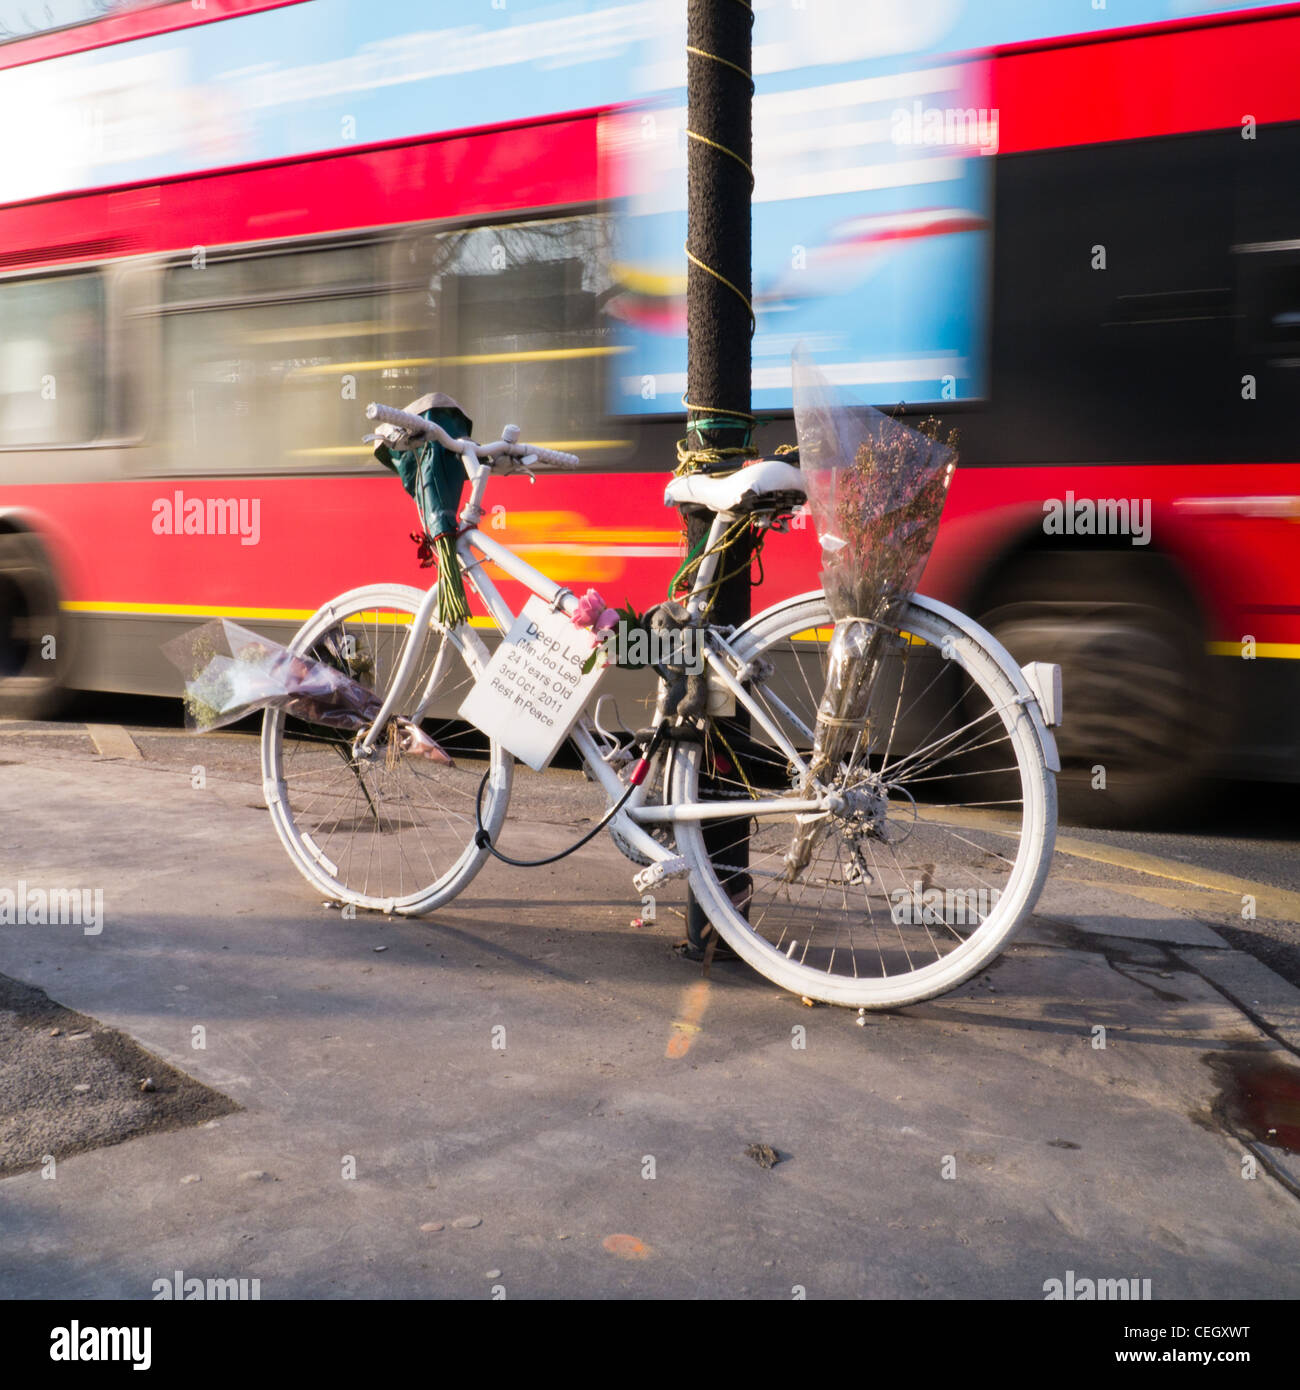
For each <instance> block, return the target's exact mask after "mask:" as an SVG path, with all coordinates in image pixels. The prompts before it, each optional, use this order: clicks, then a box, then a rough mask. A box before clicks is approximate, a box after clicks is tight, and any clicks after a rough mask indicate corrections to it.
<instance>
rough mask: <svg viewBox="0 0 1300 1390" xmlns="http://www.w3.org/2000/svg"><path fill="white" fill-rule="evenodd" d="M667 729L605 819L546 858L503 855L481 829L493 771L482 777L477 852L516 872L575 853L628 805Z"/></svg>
mask: <svg viewBox="0 0 1300 1390" xmlns="http://www.w3.org/2000/svg"><path fill="white" fill-rule="evenodd" d="M667 730H668V721H667V720H666V719H665V720H663V721H661V722H660V724H659V725H658V727H657V728H656V729H655V731H654V733H653V734H651V736H650V742H649V743H648V744H646V749H645V752H644V753H643V754H642V755H641V760H640V762H638V763H637V765H636V767H634V768H633V769H632V776H631V777H630V778H629V779H628V787H627V791H625V792H624V793H623V795H622V796H620V797H619V799H618V800H617V801H616V802H615V803H614V804H613V805H612V806H611V807H610V808H609V810H608V811H606V812H605V814H604V816H602V817H601V819H600V820H599V821H598V822H597V823H596V824H595V825H593V826H592V828H591V829H590V830H589V831H587V833H586V834H585V835H584V836H583V837H582V839H580V840H578V841H577V842H576V843H574V844H572V845H570V846H569V847H568V849H562V850H561V851H560V852H559V853H558V854H548V855H547V856H546V858H545V859H512V858H511V857H510V855H508V854H502V852H501V851H500V850H499V849H497V847H496V846H495V845H494V844H493V843H492V837H491V835H489V834H488V832H487V830H486V829H485V828H484V826H483V792H484V790H485V789H486V788H487V784H488V780H489V779H490V778H491V776H492V769H491V768H490V767H489V768H488V770H487V771H486V772H485V773H484V774H483V780H482V781H481V782H480V783H479V784H478V794H477V796H475V798H474V824H475V826H476V830H475V834H474V844H475V846H476V847H477V848H479V849H485V850H487V852H488V853H489V854H490V855H492V857H493V858H494V859H499V860H500V861H501V862H502V863H503V864H510V865H512V866H513V867H514V868H516V869H537V868H540V867H541V866H542V865H543V864H554V863H555V861H556V860H557V859H567V858H568V857H569V855H571V854H573V853H574V852H575V851H576V850H580V849H581V848H582V847H583V845H585V844H586V843H587V842H588V841H589V840H591V839H594V838H595V836H597V835H599V834H600V832H601V831H602V830H604V829H605V827H606V826H607V825H608V824H609V823H610V821H612V820H613V819H614V817H615V816H616V815H618V813H619V812H620V811H621V810H622V809H623V807H624V806H625V805H626V804H627V800H628V798H629V797H630V796H631V795H632V793H633V792H634V791H636V789H637V788H638V787H639V786H640V785H641V783H642V782H644V781H645V779H646V777H647V775H648V774H649V772H650V764H651V761H652V760H653V759H654V756H655V754H656V753H658V751H659V745H660V744H661V743H662V742H663V741H664V735H665V733H666V732H667Z"/></svg>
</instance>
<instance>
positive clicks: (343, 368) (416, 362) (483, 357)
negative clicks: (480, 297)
mask: <svg viewBox="0 0 1300 1390" xmlns="http://www.w3.org/2000/svg"><path fill="white" fill-rule="evenodd" d="M631 351H632V349H631V348H630V347H584V348H533V349H531V350H530V351H528V352H478V353H472V354H467V355H463V356H457V357H388V358H385V357H378V358H374V359H372V360H371V361H368V362H323V363H321V364H320V365H319V366H316V367H297V368H295V369H294V370H293V371H292V372H290V373H289V375H290V376H329V375H331V374H333V373H334V372H381V371H384V370H385V369H386V368H389V367H485V366H491V365H493V364H494V363H509V362H569V361H573V360H574V359H576V358H579V357H612V356H614V355H615V354H617V353H622V352H631Z"/></svg>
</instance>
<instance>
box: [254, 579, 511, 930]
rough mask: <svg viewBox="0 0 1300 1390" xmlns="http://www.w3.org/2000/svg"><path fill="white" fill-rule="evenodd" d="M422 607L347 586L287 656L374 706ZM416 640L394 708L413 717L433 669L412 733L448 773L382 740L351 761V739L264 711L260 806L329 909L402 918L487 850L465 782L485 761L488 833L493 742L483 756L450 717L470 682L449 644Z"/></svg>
mask: <svg viewBox="0 0 1300 1390" xmlns="http://www.w3.org/2000/svg"><path fill="white" fill-rule="evenodd" d="M423 597H424V596H423V594H421V592H420V591H419V590H418V589H413V588H409V587H407V586H405V585H397V584H380V585H371V586H368V587H366V588H361V589H354V590H352V591H351V592H350V593H346V594H342V595H340V596H339V597H338V598H337V599H334V600H333V601H332V602H330V603H327V604H326V605H325V606H324V607H323V608H321V609H320V611H319V612H317V613H316V614H315V615H314V616H313V617H311V618H309V619H308V620H307V622H306V623H305V624H304V625H303V627H302V629H301V630H300V631H299V632H298V634H297V636H295V637H294V639H293V641H292V642H291V643H290V644H289V645H290V648H291V650H293V651H294V652H299V653H305V654H307V655H309V656H313V657H315V658H316V659H317V660H320V661H325V662H327V663H329V664H331V665H333V666H335V667H338V668H339V669H342V670H344V671H346V673H347V674H348V675H350V676H351V677H352V678H353V679H354V680H358V681H360V683H361V684H362V685H364V686H366V687H367V688H368V689H370V690H374V691H375V692H376V693H377V694H378V695H380V696H382V695H383V693H384V692H385V691H386V690H387V688H388V684H389V681H390V680H391V679H392V676H393V673H394V671H395V669H396V666H397V662H398V660H399V658H400V656H401V653H402V646H403V643H404V642H405V640H406V636H407V634H408V632H409V631H410V630H411V621H412V618H413V617H414V615H415V613H416V612H417V610H418V609H419V607H420V602H421V600H422V598H423ZM421 642H422V647H421V651H420V655H419V660H418V662H417V665H416V668H415V671H416V674H415V676H414V677H413V678H412V681H411V684H410V686H409V687H408V692H409V693H408V699H409V701H410V704H411V706H412V707H413V706H414V704H415V702H416V701H417V700H418V699H419V698H420V695H421V693H422V692H423V691H424V688H425V685H426V683H427V681H428V679H429V677H430V674H431V673H432V672H433V671H434V668H435V665H436V664H438V663H441V668H440V673H439V680H438V683H437V686H436V693H435V695H434V697H433V699H432V700H431V702H430V705H429V709H430V711H431V714H430V716H429V717H426V718H424V719H423V720H422V721H421V727H422V728H423V729H424V731H425V732H426V733H427V734H429V735H430V737H432V738H433V739H434V740H436V742H437V743H439V744H440V745H441V746H442V748H443V749H444V750H445V751H446V752H447V753H449V754H450V755H451V756H452V758H454V759H455V760H456V766H455V767H446V766H444V765H441V764H438V763H432V762H429V761H427V760H426V759H424V758H420V757H417V756H413V755H411V754H407V753H403V752H402V751H401V750H400V749H399V748H398V747H397V746H396V742H395V740H386V741H382V742H381V743H380V744H379V745H378V746H377V747H376V749H375V751H374V753H373V754H372V755H371V756H369V757H362V756H360V755H359V754H358V752H357V750H356V749H355V747H354V743H355V739H354V735H353V734H352V733H351V732H349V731H343V730H336V729H329V728H324V727H322V726H319V725H310V724H304V723H302V722H301V721H299V720H296V719H294V718H292V717H290V716H286V715H285V714H284V713H283V712H282V711H281V710H278V709H268V710H267V711H266V714H265V717H264V719H263V722H262V778H263V785H264V788H265V791H266V797H267V805H268V807H269V808H270V811H271V820H272V823H273V824H274V826H275V829H276V833H277V834H278V835H279V837H280V840H281V843H282V844H283V845H284V847H285V849H286V850H287V851H288V852H289V857H290V858H291V859H292V860H293V862H294V864H295V865H296V866H297V868H298V870H299V871H300V872H301V873H302V875H303V877H304V878H306V879H307V880H308V882H310V883H311V884H312V885H313V886H315V887H316V888H318V889H320V890H321V891H322V892H324V893H326V894H328V895H329V896H330V897H331V898H333V899H335V900H337V901H340V902H345V903H352V904H353V905H354V906H356V907H363V908H370V909H373V910H377V911H383V912H399V913H403V914H407V915H418V914H420V913H424V912H430V911H432V910H433V909H434V908H436V907H438V906H439V905H440V904H442V903H444V902H447V901H448V900H449V899H451V898H453V897H455V895H456V894H457V893H459V892H460V891H461V890H462V889H463V888H464V887H465V886H466V884H467V883H469V881H470V880H471V879H472V878H473V877H474V875H475V874H476V873H477V872H478V870H479V869H480V868H481V867H482V865H483V863H484V861H485V859H486V858H487V853H488V852H487V850H486V849H479V848H478V847H477V846H476V845H475V844H474V835H475V829H476V823H475V815H474V803H475V796H476V794H477V792H478V786H479V782H480V780H481V779H482V776H483V773H484V771H485V769H486V767H487V766H489V765H490V769H491V777H490V778H489V782H488V786H487V788H486V790H485V792H484V805H483V824H484V827H485V828H486V829H487V830H488V832H489V833H490V834H491V835H493V836H494V837H495V835H496V834H497V832H498V831H499V830H500V829H501V825H502V823H503V822H504V820H505V816H506V809H507V806H508V803H509V800H510V784H511V776H512V772H513V768H514V759H513V758H512V757H511V756H510V755H509V754H508V753H506V752H505V751H504V750H503V749H502V748H501V747H500V746H499V745H498V744H496V743H492V744H491V745H490V746H489V747H488V748H486V749H485V748H484V747H483V744H484V739H483V736H482V735H481V734H479V733H478V732H477V730H474V729H472V728H470V727H469V726H467V725H465V724H464V723H461V722H459V721H456V720H455V718H454V716H455V711H456V710H457V709H458V708H459V706H460V703H461V701H462V700H463V699H464V697H465V694H466V692H467V691H468V690H469V688H470V686H471V685H472V684H473V680H474V673H473V670H472V668H471V666H470V664H469V662H468V660H467V658H466V655H465V652H464V649H463V645H462V639H461V637H460V635H459V634H458V633H454V632H453V633H444V632H442V631H441V630H439V629H437V628H434V627H430V628H429V630H428V631H427V632H426V633H424V634H423V636H422V638H421ZM485 753H486V756H487V758H488V763H487V764H485V762H484V754H485Z"/></svg>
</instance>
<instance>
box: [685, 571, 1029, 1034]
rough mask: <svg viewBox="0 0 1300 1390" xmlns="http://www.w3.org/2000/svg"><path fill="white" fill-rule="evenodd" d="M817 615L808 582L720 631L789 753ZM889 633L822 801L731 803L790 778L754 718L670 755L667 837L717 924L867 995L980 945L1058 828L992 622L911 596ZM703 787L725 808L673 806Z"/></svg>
mask: <svg viewBox="0 0 1300 1390" xmlns="http://www.w3.org/2000/svg"><path fill="white" fill-rule="evenodd" d="M956 616H960V615H956ZM832 626H833V620H832V618H831V616H830V613H829V611H828V609H827V608H826V604H825V600H824V598H823V597H822V595H820V594H816V595H807V596H805V597H803V598H800V599H792V600H791V601H789V602H788V603H785V604H781V605H778V606H777V607H775V608H773V609H771V610H769V611H768V612H767V613H764V614H761V615H759V617H757V618H755V619H754V620H753V621H752V622H751V623H750V624H749V625H748V626H747V627H746V628H743V629H742V630H741V631H740V632H739V633H738V634H737V635H736V637H735V638H734V639H733V641H732V645H733V648H734V651H735V654H736V657H737V664H738V665H739V666H742V667H744V668H746V671H747V679H746V686H745V688H746V689H747V690H749V692H750V693H751V695H752V696H753V698H754V699H755V701H756V702H757V704H758V706H759V707H760V708H761V709H762V710H763V711H764V713H765V714H766V716H767V717H768V718H769V719H770V720H771V721H772V723H773V724H774V725H775V726H776V728H777V729H778V730H779V731H780V732H781V733H782V734H783V735H784V736H785V737H786V738H787V739H788V740H789V742H790V744H791V745H792V746H793V749H794V751H795V752H797V753H798V754H799V756H800V757H806V756H807V752H808V749H809V748H810V746H811V743H812V733H813V730H814V726H815V721H816V713H817V706H818V702H819V701H820V699H821V696H822V692H823V690H824V689H825V683H826V656H827V649H828V647H829V645H830V637H831V631H832ZM893 641H894V644H895V646H894V650H893V652H892V654H891V656H890V659H889V660H888V661H887V662H886V663H885V665H884V667H883V670H882V672H881V675H880V677H879V679H878V681H877V685H876V688H875V690H874V692H873V695H872V701H871V710H870V717H869V719H868V720H867V721H866V723H865V725H864V732H863V737H862V738H861V739H860V741H859V743H858V745H857V746H856V747H855V749H854V751H853V754H852V756H851V757H850V758H848V759H845V760H844V761H842V762H841V763H840V765H839V768H838V769H837V770H836V771H835V772H834V773H833V774H831V776H830V783H831V788H832V790H833V791H835V792H837V793H839V809H838V810H837V811H834V812H826V813H824V814H814V815H803V816H801V817H799V818H796V815H795V814H794V813H778V814H762V815H753V814H747V813H746V803H752V802H755V801H758V800H767V801H769V802H771V801H772V800H773V799H774V798H781V797H791V798H793V797H794V796H795V794H796V792H797V768H796V767H795V765H794V764H793V763H791V761H790V760H789V757H788V753H787V752H784V751H781V750H780V748H779V745H778V743H777V741H776V739H774V738H773V737H772V735H771V734H770V733H765V732H764V731H763V729H762V727H761V723H760V721H757V720H755V719H753V718H749V719H748V721H747V723H748V727H747V728H746V727H745V726H744V725H742V724H741V723H738V722H737V721H735V720H734V719H727V718H719V719H714V720H712V721H711V722H710V724H709V726H708V730H707V732H706V736H705V740H704V743H703V745H702V746H701V745H699V744H696V745H690V744H682V745H680V746H679V749H678V751H677V753H676V756H675V763H674V770H673V800H674V801H675V802H676V803H677V804H678V805H679V806H680V807H681V808H682V809H683V811H684V813H685V814H684V815H683V818H682V819H681V820H678V821H677V822H676V825H675V828H676V834H677V844H678V848H679V850H680V851H681V853H682V854H684V855H685V856H686V857H687V859H688V860H689V861H690V863H691V887H692V889H693V891H694V893H695V895H696V897H697V898H698V899H699V901H700V904H701V906H702V907H703V908H704V910H705V912H706V913H707V914H708V916H709V919H710V921H711V922H712V924H713V926H714V927H715V929H716V930H717V931H718V933H719V935H720V936H721V937H722V939H723V940H724V941H725V942H726V943H727V944H728V945H729V946H731V947H732V949H733V950H734V951H735V952H736V953H737V954H738V955H739V956H741V957H742V958H743V959H744V960H746V961H747V962H748V963H749V964H750V965H751V966H753V967H754V969H756V970H757V971H759V973H760V974H763V975H765V976H766V977H767V978H768V979H770V980H772V981H774V982H775V983H776V984H779V985H781V986H782V987H784V988H786V989H789V990H792V991H794V992H795V993H796V994H801V995H806V996H808V997H809V998H812V999H817V1000H822V1001H825V1002H827V1003H833V1004H843V1005H851V1006H855V1007H858V1008H868V1009H888V1008H898V1007H900V1006H902V1005H905V1004H913V1003H916V1002H918V1001H919V1000H922V999H928V998H931V997H933V996H934V995H937V994H942V993H944V992H945V991H947V990H950V989H952V988H953V987H954V986H956V985H958V984H960V983H961V982H962V981H963V980H966V979H968V978H969V977H970V976H971V975H973V974H975V972H976V971H978V970H980V969H981V968H982V967H983V966H984V965H986V964H987V963H988V962H989V961H990V960H991V959H993V957H994V956H996V955H997V954H998V952H999V951H1001V950H1002V949H1003V948H1004V947H1005V946H1006V945H1007V944H1008V942H1009V940H1010V938H1011V936H1012V933H1013V932H1014V930H1015V928H1016V926H1017V925H1018V924H1019V923H1020V921H1021V920H1022V919H1023V918H1024V917H1025V916H1026V915H1027V914H1028V912H1029V911H1030V910H1031V909H1032V907H1033V904H1034V902H1035V901H1036V899H1037V897H1038V893H1039V891H1040V890H1041V888H1042V885H1043V881H1044V879H1045V878H1046V875H1047V870H1048V866H1049V862H1050V860H1051V855H1052V848H1053V844H1054V842H1055V834H1056V783H1055V778H1054V776H1053V774H1052V772H1051V771H1050V769H1049V767H1048V765H1047V758H1046V750H1045V749H1044V746H1043V740H1042V737H1041V736H1040V733H1039V731H1038V728H1037V726H1036V724H1035V723H1034V721H1033V719H1032V718H1031V717H1030V715H1029V713H1028V712H1027V710H1026V708H1025V705H1024V702H1023V698H1022V697H1023V694H1024V691H1023V688H1018V687H1017V684H1016V681H1015V680H1014V678H1013V677H1012V675H1011V674H1010V673H1009V672H1008V671H1007V669H1006V667H1005V666H1004V664H1003V661H1002V660H1000V659H999V657H998V655H996V654H995V651H994V650H993V649H994V648H995V647H996V643H994V641H993V639H992V638H990V637H989V636H988V634H987V633H985V632H983V629H981V628H979V627H978V626H977V625H976V624H974V623H973V622H970V621H969V620H967V619H963V621H962V622H961V623H958V622H956V621H954V619H953V618H952V617H949V616H947V615H946V614H943V613H940V612H937V611H935V610H933V609H931V608H929V607H927V606H922V605H920V604H917V603H913V604H912V605H911V606H910V607H909V608H908V610H907V613H906V616H905V619H904V622H903V623H902V624H901V626H900V632H899V634H898V635H897V636H896V637H895V638H894V639H893ZM1007 660H1009V658H1008V659H1007ZM719 802H726V803H727V804H728V805H729V806H734V808H735V812H736V815H735V816H734V818H733V817H732V816H730V815H728V816H727V818H726V819H725V820H723V821H717V820H713V821H711V822H706V821H703V820H691V819H689V818H688V817H689V815H690V809H691V807H692V806H699V807H700V809H705V808H708V807H712V806H716V805H717V803H719ZM705 824H709V825H710V826H711V827H712V828H711V829H710V830H709V831H708V832H707V843H706V832H705V830H704V828H703V827H704V825H705ZM796 839H797V840H799V842H800V843H801V845H802V849H801V852H800V853H798V854H792V853H791V850H792V845H793V844H794V842H795V841H796Z"/></svg>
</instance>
